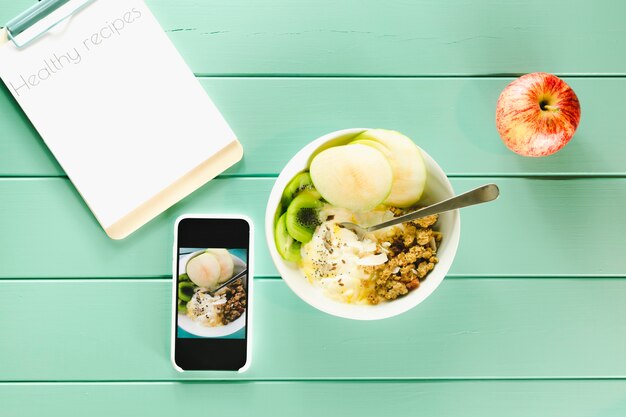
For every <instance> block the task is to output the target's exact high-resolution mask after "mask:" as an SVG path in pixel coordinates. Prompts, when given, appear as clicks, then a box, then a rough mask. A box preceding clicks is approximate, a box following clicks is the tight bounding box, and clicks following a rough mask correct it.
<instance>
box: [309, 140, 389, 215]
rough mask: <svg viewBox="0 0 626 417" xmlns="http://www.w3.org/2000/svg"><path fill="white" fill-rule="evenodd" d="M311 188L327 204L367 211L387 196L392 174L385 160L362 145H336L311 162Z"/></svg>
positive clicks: (380, 154) (371, 148) (368, 147)
mask: <svg viewBox="0 0 626 417" xmlns="http://www.w3.org/2000/svg"><path fill="white" fill-rule="evenodd" d="M310 173H311V179H312V180H313V185H314V186H315V188H316V189H317V191H319V193H320V194H321V195H322V197H323V198H324V199H325V200H326V201H328V202H329V203H331V204H333V205H335V206H338V207H343V208H347V209H349V210H354V211H368V210H371V209H373V208H374V207H376V206H377V205H379V204H380V203H382V202H383V201H384V200H385V198H387V196H388V195H389V192H390V191H391V187H392V184H393V173H392V171H391V166H390V165H389V162H388V161H387V158H385V156H384V155H383V154H382V153H381V152H379V151H378V150H376V149H375V148H373V147H370V146H366V145H360V144H356V145H345V146H336V147H334V148H329V149H326V150H324V151H322V152H320V153H319V154H318V155H317V156H315V158H313V160H312V161H311V168H310Z"/></svg>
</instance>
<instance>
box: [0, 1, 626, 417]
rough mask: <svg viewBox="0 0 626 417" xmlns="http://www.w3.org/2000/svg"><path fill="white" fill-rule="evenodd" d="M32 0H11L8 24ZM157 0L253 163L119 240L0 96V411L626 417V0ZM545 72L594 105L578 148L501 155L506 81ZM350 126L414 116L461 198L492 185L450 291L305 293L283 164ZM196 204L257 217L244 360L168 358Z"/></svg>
mask: <svg viewBox="0 0 626 417" xmlns="http://www.w3.org/2000/svg"><path fill="white" fill-rule="evenodd" d="M29 3H30V1H26V0H19V1H17V0H16V1H9V0H2V3H1V5H0V22H4V21H6V20H8V19H9V18H10V17H12V16H14V15H16V14H17V13H18V12H19V11H21V10H23V9H24V8H26V7H27V6H28V4H29ZM149 4H150V6H151V7H152V9H153V11H154V13H155V14H156V16H157V17H158V18H159V20H160V21H161V23H162V25H163V26H164V28H165V29H166V30H167V32H168V34H169V35H170V37H171V39H172V40H173V41H174V43H175V44H176V46H177V47H178V48H179V50H180V52H181V53H182V55H183V56H184V57H185V59H186V60H187V62H188V63H189V65H190V66H191V68H192V69H193V70H194V72H195V73H196V74H197V75H198V77H199V78H200V80H201V82H202V84H203V85H204V86H205V88H206V90H207V91H208V92H209V94H210V95H211V96H212V97H213V99H214V100H215V101H216V103H217V104H218V106H219V107H220V108H221V109H222V111H223V112H224V114H225V116H226V118H227V119H228V120H229V121H230V123H231V124H232V126H233V128H234V129H235V131H236V132H237V133H238V135H239V137H240V138H241V141H242V142H243V144H244V147H245V149H246V155H245V157H244V160H243V161H242V162H241V163H239V164H238V165H236V166H235V167H233V168H232V169H230V170H229V171H228V172H227V173H226V174H224V175H222V176H221V177H220V178H219V179H216V180H214V181H211V182H210V183H209V184H207V185H206V186H204V187H203V188H201V189H200V190H198V191H197V192H195V193H194V194H193V195H192V196H190V197H189V198H187V199H185V200H184V201H182V202H181V203H179V204H177V205H176V206H174V207H172V208H171V209H170V210H168V211H167V212H166V213H164V214H163V215H161V216H159V217H158V218H157V219H155V220H154V221H152V222H151V223H150V224H149V225H147V226H145V227H144V228H142V229H141V230H140V231H138V232H137V233H135V234H134V235H132V236H131V237H130V238H128V239H127V240H124V241H121V242H116V241H111V240H109V239H108V238H107V237H106V236H105V234H104V233H103V232H102V230H100V228H99V227H98V225H97V224H96V222H95V220H94V219H93V218H92V216H91V214H90V212H89V211H88V209H87V208H86V207H85V204H84V203H83V201H82V200H81V198H80V197H79V196H78V194H77V193H76V191H75V190H74V189H73V187H72V186H71V184H70V182H69V181H68V179H67V178H66V177H65V175H64V173H63V171H62V170H61V169H60V168H59V166H58V165H57V163H56V162H55V160H54V158H53V157H52V156H51V154H50V153H49V151H48V150H47V149H46V147H45V145H44V144H43V143H42V141H41V139H40V138H39V136H38V135H37V134H36V132H35V131H34V129H33V128H32V126H31V125H30V124H29V122H28V120H27V119H26V118H25V117H24V115H23V114H22V113H21V111H20V110H19V108H18V107H17V105H16V104H15V102H14V101H13V100H12V99H11V98H10V97H9V94H8V92H7V91H6V89H4V88H1V89H0V175H1V176H2V177H1V178H0V380H1V382H0V416H1V417H15V416H18V417H22V416H29V417H30V416H32V417H40V416H47V417H50V416H51V417H56V416H90V417H105V416H106V417H109V416H132V417H135V416H151V417H161V416H163V417H165V416H167V417H170V416H180V415H203V416H209V415H210V416H219V415H227V416H245V415H250V416H265V415H267V416H294V415H296V416H311V417H318V416H320V415H324V416H326V415H329V416H330V415H337V416H376V417H378V416H480V417H492V416H493V417H500V416H507V417H517V416H533V417H536V416H538V417H543V416H549V417H554V416H559V417H560V416H563V417H579V416H580V417H582V416H602V417H607V416H609V417H613V416H615V417H618V416H619V417H622V416H624V415H626V214H625V207H626V133H625V132H626V101H625V99H624V97H626V25H624V16H626V3H625V2H620V1H608V0H607V1H602V0H599V1H596V2H591V1H584V0H570V1H565V0H558V1H551V2H547V1H541V0H528V1H524V2H519V1H511V0H505V1H475V0H450V1H446V2H438V1H426V0H417V1H399V0H398V1H385V2H383V1H373V0H372V1H360V2H349V1H344V2H341V1H336V0H332V1H331V0H317V1H314V2H313V1H296V0H289V1H279V0H267V1H253V0H214V1H204V2H201V1H192V0H151V1H149ZM533 71H547V72H552V73H555V74H558V75H560V76H563V77H564V78H565V79H566V80H567V82H568V83H569V84H570V85H571V86H572V87H573V88H574V89H575V91H576V92H577V94H578V96H579V98H580V101H581V103H582V107H583V117H582V123H581V125H580V128H579V131H578V133H577V134H576V136H575V138H574V139H573V141H572V142H571V143H570V144H569V145H568V146H567V147H566V148H565V149H564V150H563V151H562V152H560V153H559V154H557V155H555V156H552V157H548V158H543V159H524V158H521V157H518V156H516V155H515V154H513V153H511V152H510V151H508V150H506V149H505V148H504V146H503V145H502V143H501V142H500V140H499V138H498V135H497V132H496V130H495V126H494V110H495V103H496V100H497V97H498V95H499V93H500V91H501V90H502V89H503V88H504V86H505V85H507V84H508V83H509V82H510V81H511V80H512V79H513V78H514V77H515V75H517V74H521V73H526V72H533ZM163 82H168V81H167V80H163ZM154 91H155V96H156V97H157V98H158V93H159V85H155V86H154ZM355 126H372V127H386V128H393V129H397V130H400V131H402V132H405V133H406V134H408V135H409V136H411V137H412V138H414V139H415V140H416V142H418V143H419V145H420V146H422V147H423V148H424V149H426V150H427V151H428V152H429V153H430V154H431V155H432V156H433V157H434V158H435V159H436V160H437V161H438V162H439V163H440V164H441V166H442V167H443V169H444V170H445V171H446V172H447V173H448V174H449V176H450V178H451V181H452V184H453V186H454V188H455V190H456V191H457V192H461V191H464V190H468V189H470V188H472V187H475V186H477V185H479V184H482V183H486V182H496V183H498V184H499V185H500V188H501V191H502V197H501V198H500V199H499V200H498V201H497V202H495V203H493V204H490V205H487V206H484V207H480V208H470V209H467V210H465V211H463V213H462V216H461V217H462V233H461V244H460V247H459V252H458V255H457V258H456V261H455V263H454V266H453V267H452V270H451V271H450V274H449V276H448V277H447V278H446V280H445V281H444V283H443V284H442V285H441V287H440V288H439V289H438V290H437V291H436V292H435V293H434V294H433V295H432V296H431V297H430V298H429V299H428V300H426V301H425V302H424V303H423V304H421V305H420V306H419V307H417V308H415V309H414V310H412V311H410V312H408V313H406V314H404V315H401V316H399V317H396V318H392V319H388V320H384V321H379V322H368V323H365V322H353V321H347V320H343V319H338V318H335V317H331V316H328V315H325V314H323V313H321V312H318V311H317V310H315V309H313V308H311V307H309V306H308V305H306V304H305V303H304V302H302V301H300V299H298V298H297V297H296V296H295V295H294V294H293V293H292V292H291V291H290V290H289V289H288V288H287V287H286V285H285V284H284V283H283V282H282V281H281V280H280V278H279V277H278V276H277V272H276V270H275V268H274V266H273V265H272V263H271V260H270V258H269V253H268V251H267V248H266V246H265V236H264V233H263V227H262V225H263V221H262V220H263V215H264V210H265V203H266V200H267V197H268V193H269V190H270V188H271V186H272V184H273V182H274V178H275V177H276V175H277V173H278V172H279V171H280V169H281V167H282V166H283V165H284V164H285V163H286V162H287V161H288V160H289V158H290V157H291V156H292V155H293V154H294V153H295V152H296V151H297V150H298V149H299V148H300V147H301V146H302V145H304V144H305V143H307V142H308V141H310V140H312V139H313V138H315V137H317V136H320V135H321V134H323V133H326V132H329V131H332V130H336V129H341V128H348V127H355ZM184 212H207V213H211V212H233V213H235V212H241V213H244V214H247V215H249V216H250V217H252V219H253V220H254V222H255V224H256V227H257V236H256V242H255V249H256V251H257V252H256V253H257V256H256V261H257V264H256V266H255V267H256V272H257V276H255V279H256V280H257V289H258V290H257V293H256V300H255V303H256V312H257V314H256V317H255V331H256V334H255V345H254V361H253V364H252V367H251V368H250V371H249V372H248V373H246V374H243V375H232V374H226V373H199V374H188V375H187V374H184V375H181V374H178V373H176V372H175V371H174V370H173V369H172V367H171V365H170V362H169V343H170V339H169V337H170V333H169V332H170V327H169V326H170V322H169V320H170V313H169V311H170V293H169V292H170V281H169V280H170V278H169V274H170V270H169V265H170V262H171V260H170V258H169V256H170V252H171V251H170V248H171V244H172V225H173V219H174V218H175V217H176V216H177V215H178V214H180V213H184Z"/></svg>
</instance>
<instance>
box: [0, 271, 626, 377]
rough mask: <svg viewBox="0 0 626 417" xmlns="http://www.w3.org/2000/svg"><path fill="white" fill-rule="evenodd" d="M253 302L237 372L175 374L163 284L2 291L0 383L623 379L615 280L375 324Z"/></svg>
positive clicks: (260, 284) (49, 284) (509, 291)
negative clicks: (245, 361) (246, 362)
mask: <svg viewBox="0 0 626 417" xmlns="http://www.w3.org/2000/svg"><path fill="white" fill-rule="evenodd" d="M255 291H256V293H255V300H254V301H253V308H254V312H253V320H254V322H253V325H254V328H253V330H252V331H253V332H254V341H253V347H252V350H253V360H252V366H251V367H250V370H249V371H248V372H246V373H245V374H238V373H233V372H231V373H225V372H213V373H208V372H199V373H186V374H180V373H177V372H176V371H174V369H173V368H172V365H171V364H170V360H169V352H170V341H169V338H170V331H171V327H170V323H171V310H170V306H171V301H170V298H171V282H170V281H169V280H165V279H163V280H55V281H43V280H29V281H3V282H1V283H0V334H2V340H3V343H2V344H0V357H2V358H4V359H3V360H2V361H0V379H1V380H5V381H67V380H76V381H88V380H89V381H91V380H94V381H104V380H115V381H123V380H131V381H136V380H149V381H154V380H171V379H203V378H206V379H253V380H276V379H278V380H283V379H297V380H302V379H304V380H310V379H333V380H334V379H405V378H412V379H439V378H447V379H449V378H625V377H626V356H624V352H625V351H626V315H624V314H623V313H624V299H626V280H624V279H601V278H595V279H561V278H559V279H547V278H529V279H526V278H525V279H521V278H520V279H473V278H470V279H454V278H448V279H446V280H444V282H443V283H442V284H441V286H440V288H439V289H437V291H436V292H435V293H434V294H433V295H431V296H430V297H429V298H428V299H426V300H425V301H424V302H423V303H422V304H420V305H419V306H417V307H416V308H414V309H413V310H411V311H409V312H407V313H405V314H402V315H400V316H397V317H394V318H391V319H385V320H380V321H351V320H346V319H341V318H337V317H333V316H330V315H327V314H324V313H321V312H319V311H318V310H315V309H314V308H313V307H310V306H308V305H307V304H305V303H304V302H303V301H301V300H300V299H298V298H297V297H295V296H294V295H293V293H292V292H291V290H289V288H288V287H287V285H286V284H285V283H284V282H283V281H282V280H259V281H257V285H256V288H255ZM9 359H10V360H9Z"/></svg>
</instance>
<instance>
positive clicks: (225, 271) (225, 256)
mask: <svg viewBox="0 0 626 417" xmlns="http://www.w3.org/2000/svg"><path fill="white" fill-rule="evenodd" d="M206 252H208V253H211V254H213V255H215V258H216V259H217V262H218V263H219V264H220V277H219V280H218V281H219V283H220V284H221V283H222V282H226V281H227V280H229V279H230V278H232V276H233V270H234V268H235V262H234V261H233V256H232V255H231V254H230V252H228V251H227V250H226V249H207V251H206Z"/></svg>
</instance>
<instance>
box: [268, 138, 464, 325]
mask: <svg viewBox="0 0 626 417" xmlns="http://www.w3.org/2000/svg"><path fill="white" fill-rule="evenodd" d="M453 196H454V191H453V189H452V186H451V184H450V182H449V181H448V178H447V177H446V175H445V173H444V172H443V171H442V169H441V168H440V167H439V165H437V163H436V162H435V161H434V160H433V159H432V158H431V157H430V156H429V155H428V154H427V153H426V152H424V151H423V150H422V149H421V148H420V147H419V146H417V145H416V144H415V143H414V142H413V141H412V140H411V139H410V138H408V137H407V136H405V135H403V134H401V133H399V132H395V131H390V130H383V129H366V128H355V129H346V130H340V131H336V132H332V133H329V134H327V135H324V136H322V137H320V138H318V139H316V140H314V141H312V142H311V143H309V144H308V145H306V146H305V147H304V148H302V149H301V150H300V151H299V152H298V153H297V154H296V155H295V156H294V157H293V158H292V159H291V160H290V161H289V162H288V163H287V165H286V166H285V168H284V169H283V170H282V172H281V173H280V175H279V177H278V179H277V180H276V183H275V184H274V187H273V189H272V191H271V193H270V197H269V200H268V205H267V210H266V218H265V229H266V235H267V241H268V245H269V249H270V254H271V256H272V260H273V261H274V264H275V265H276V268H277V269H278V272H279V273H280V275H281V276H282V278H283V279H284V280H285V282H286V283H287V285H288V286H289V287H290V288H291V289H292V290H293V291H294V292H295V293H296V294H297V295H298V296H299V297H300V298H302V299H303V300H304V301H305V302H307V303H308V304H310V305H312V306H313V307H315V308H317V309H319V310H321V311H324V312H326V313H329V314H332V315H335V316H339V317H345V318H351V319H359V320H375V319H382V318H387V317H392V316H395V315H398V314H400V313H403V312H405V311H407V310H409V309H411V308H413V307H415V306H416V305H418V304H419V303H421V302H422V301H423V300H424V299H426V298H427V297H428V296H429V295H430V294H431V293H432V292H433V291H434V290H435V289H436V288H437V286H438V285H439V284H440V283H441V281H442V280H443V278H444V277H445V275H446V274H447V272H448V270H449V268H450V266H451V264H452V261H453V259H454V256H455V253H456V249H457V246H458V242H459V234H460V219H459V213H458V210H453V211H448V212H445V213H441V214H439V215H431V216H427V217H424V218H420V219H417V220H414V221H411V222H407V223H403V224H399V225H396V226H392V227H388V228H385V229H382V230H378V231H376V232H372V233H368V234H366V235H364V236H359V235H357V234H356V233H355V232H354V231H352V230H351V229H350V228H348V227H345V226H344V225H343V224H342V223H345V222H351V223H356V224H359V225H361V226H364V227H367V226H371V225H375V224H379V223H382V222H384V221H387V220H391V219H393V218H394V217H397V216H400V215H402V214H404V213H406V212H409V211H412V210H414V209H416V208H419V207H424V206H427V205H430V204H433V203H435V202H439V201H442V200H445V199H448V198H450V197H453Z"/></svg>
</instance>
